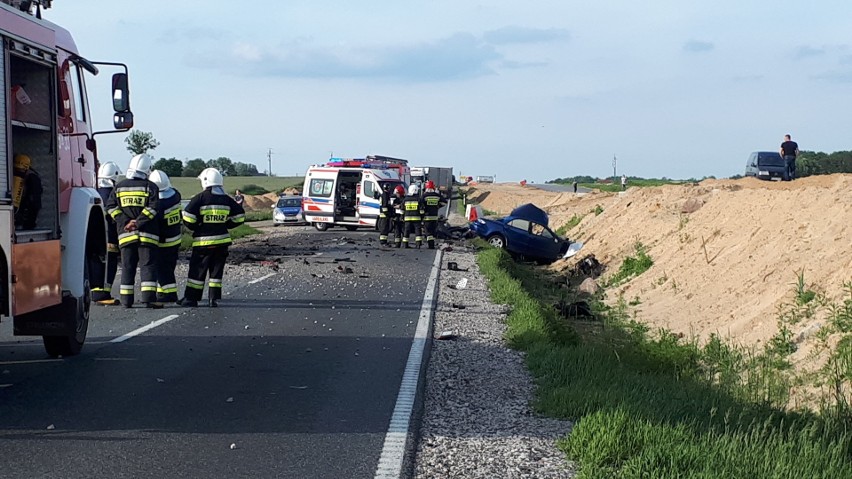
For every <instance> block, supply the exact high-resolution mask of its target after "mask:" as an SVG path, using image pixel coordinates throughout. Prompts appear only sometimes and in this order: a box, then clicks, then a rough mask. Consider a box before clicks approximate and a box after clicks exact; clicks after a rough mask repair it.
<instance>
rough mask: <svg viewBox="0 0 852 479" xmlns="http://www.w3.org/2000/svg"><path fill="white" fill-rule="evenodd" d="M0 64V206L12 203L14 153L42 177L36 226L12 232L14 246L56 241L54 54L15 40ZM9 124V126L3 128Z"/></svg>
mask: <svg viewBox="0 0 852 479" xmlns="http://www.w3.org/2000/svg"><path fill="white" fill-rule="evenodd" d="M3 50H4V52H3V53H4V54H3V59H4V61H3V62H0V68H2V69H3V70H4V71H3V72H0V81H2V82H3V83H4V84H3V85H0V86H2V87H3V91H4V92H5V94H6V112H5V114H0V121H2V122H3V123H4V125H2V126H3V128H0V132H2V134H3V135H4V136H5V135H7V134H8V135H10V137H9V138H2V139H0V140H2V141H0V158H5V160H6V165H4V166H5V167H4V168H0V170H3V175H4V177H2V178H0V181H2V184H0V187H2V189H0V191H2V192H3V199H2V201H3V202H4V203H10V202H11V201H12V189H13V188H14V158H15V155H26V156H28V157H29V158H30V160H31V163H30V168H31V169H32V170H33V171H35V172H36V173H37V174H38V176H39V178H40V179H41V186H42V194H41V209H40V211H39V213H38V216H37V218H36V227H35V229H31V230H22V229H20V228H16V231H15V242H16V243H28V242H32V241H44V240H51V239H58V238H59V235H58V229H59V228H58V220H59V202H58V194H59V192H58V190H59V179H58V176H59V171H58V161H57V160H58V156H57V145H56V136H57V135H56V133H57V132H56V127H55V125H56V98H57V94H56V76H57V75H56V68H55V66H54V65H52V64H51V63H50V62H49V61H48V60H53V59H55V58H56V55H55V54H53V53H50V52H44V51H41V50H37V49H35V48H34V47H29V46H22V45H21V44H20V43H18V42H15V41H14V40H9V39H6V40H5V41H4V42H3ZM21 88H22V89H24V91H25V92H26V97H28V98H29V102H28V103H27V102H21V101H20V100H19V99H18V98H17V95H16V92H17V91H18V90H19V89H21ZM13 91H14V92H13ZM7 119H9V120H10V123H11V127H9V126H7V125H5V123H6V121H7Z"/></svg>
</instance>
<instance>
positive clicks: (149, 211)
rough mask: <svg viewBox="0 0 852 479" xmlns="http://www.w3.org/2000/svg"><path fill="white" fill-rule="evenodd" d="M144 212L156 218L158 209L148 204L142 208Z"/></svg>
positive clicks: (149, 216)
mask: <svg viewBox="0 0 852 479" xmlns="http://www.w3.org/2000/svg"><path fill="white" fill-rule="evenodd" d="M142 214H144V215H145V216H147V217H148V218H151V219H154V217H156V216H157V210H155V209H154V208H150V207H147V206H146V207H145V209H144V210H142Z"/></svg>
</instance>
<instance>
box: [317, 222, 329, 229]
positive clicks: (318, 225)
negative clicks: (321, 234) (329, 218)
mask: <svg viewBox="0 0 852 479" xmlns="http://www.w3.org/2000/svg"><path fill="white" fill-rule="evenodd" d="M314 228H316V229H317V231H325V230H327V229H328V224H327V223H314Z"/></svg>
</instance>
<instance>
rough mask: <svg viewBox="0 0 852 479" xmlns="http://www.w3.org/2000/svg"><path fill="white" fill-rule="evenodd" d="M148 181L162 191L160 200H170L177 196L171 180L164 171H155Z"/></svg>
mask: <svg viewBox="0 0 852 479" xmlns="http://www.w3.org/2000/svg"><path fill="white" fill-rule="evenodd" d="M148 179H149V180H151V181H152V182H153V183H154V184H155V185H157V188H159V189H160V199H163V198H169V197H171V196H172V195H174V194H175V190H174V188H172V182H171V181H170V180H169V175H167V174H166V173H165V172H164V171H161V170H154V171H152V172H151V174H150V175H148Z"/></svg>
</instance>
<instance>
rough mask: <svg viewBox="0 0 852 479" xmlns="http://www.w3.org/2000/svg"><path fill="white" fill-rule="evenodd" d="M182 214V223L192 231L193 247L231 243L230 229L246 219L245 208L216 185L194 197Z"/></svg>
mask: <svg viewBox="0 0 852 479" xmlns="http://www.w3.org/2000/svg"><path fill="white" fill-rule="evenodd" d="M182 216H183V224H185V225H186V227H187V228H189V229H190V230H192V246H193V248H194V247H200V246H222V245H229V244H231V235H230V233H228V230H229V229H231V228H236V227H237V226H239V225H241V224H243V223H245V221H246V215H245V210H243V207H242V206H240V205H239V204H237V202H236V201H234V199H233V198H231V197H230V196H229V195H228V194H226V193H225V191H224V190H223V189H222V188H221V187H215V186H211V187H209V188H207V189H206V190H204V191H202V192H201V193H198V194H197V195H195V196H193V197H192V199H191V200H189V204H188V205H186V208H185V209H184V210H183V215H182Z"/></svg>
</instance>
